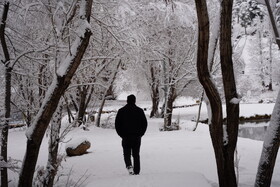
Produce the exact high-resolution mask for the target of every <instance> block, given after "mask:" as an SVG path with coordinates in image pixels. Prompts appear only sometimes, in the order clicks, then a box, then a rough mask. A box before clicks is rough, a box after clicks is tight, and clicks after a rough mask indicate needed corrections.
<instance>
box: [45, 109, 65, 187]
mask: <svg viewBox="0 0 280 187" xmlns="http://www.w3.org/2000/svg"><path fill="white" fill-rule="evenodd" d="M61 119H62V104H59V106H58V107H57V109H56V112H55V114H54V116H53V118H52V122H51V133H50V139H49V155H48V163H47V166H46V173H45V178H44V181H43V186H45V187H52V186H53V185H54V178H55V176H56V174H57V170H58V167H59V165H60V162H61V161H60V160H58V147H59V141H60V138H59V135H60V128H61Z"/></svg>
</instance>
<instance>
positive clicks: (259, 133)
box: [238, 122, 269, 140]
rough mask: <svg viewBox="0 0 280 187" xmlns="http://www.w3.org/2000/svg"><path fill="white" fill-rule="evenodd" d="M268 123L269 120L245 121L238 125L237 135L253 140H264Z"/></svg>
mask: <svg viewBox="0 0 280 187" xmlns="http://www.w3.org/2000/svg"><path fill="white" fill-rule="evenodd" d="M268 125H269V122H262V123H245V124H243V125H239V131H238V136H239V137H243V138H250V139H253V140H264V136H265V132H266V130H267V126H268Z"/></svg>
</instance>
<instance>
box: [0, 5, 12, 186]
mask: <svg viewBox="0 0 280 187" xmlns="http://www.w3.org/2000/svg"><path fill="white" fill-rule="evenodd" d="M8 11H9V2H5V3H4V10H3V14H2V20H1V25H0V40H1V46H2V49H3V53H4V58H5V59H4V60H3V61H2V62H3V64H4V66H5V104H4V120H3V123H2V124H1V126H0V129H1V142H0V145H1V158H0V159H1V161H3V162H7V157H8V135H9V120H10V115H11V72H12V67H10V55H9V51H8V47H7V44H6V39H5V27H6V20H7V17H8ZM1 186H2V187H7V186H8V172H7V168H6V167H4V168H1Z"/></svg>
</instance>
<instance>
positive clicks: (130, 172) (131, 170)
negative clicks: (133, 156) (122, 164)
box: [127, 166, 134, 175]
mask: <svg viewBox="0 0 280 187" xmlns="http://www.w3.org/2000/svg"><path fill="white" fill-rule="evenodd" d="M127 170H128V173H129V175H134V171H133V167H132V166H128V167H127Z"/></svg>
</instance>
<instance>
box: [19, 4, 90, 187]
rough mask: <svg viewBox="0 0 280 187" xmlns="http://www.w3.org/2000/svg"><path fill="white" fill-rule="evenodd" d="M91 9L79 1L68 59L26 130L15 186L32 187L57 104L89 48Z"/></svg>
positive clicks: (58, 69)
mask: <svg viewBox="0 0 280 187" xmlns="http://www.w3.org/2000/svg"><path fill="white" fill-rule="evenodd" d="M91 7H92V0H82V1H81V2H80V4H79V8H80V12H79V28H78V32H77V34H78V35H77V36H76V39H75V41H74V42H73V44H72V45H71V46H70V49H69V50H70V51H69V53H68V54H67V56H66V57H65V58H61V59H65V60H64V61H63V62H61V64H60V65H59V66H58V68H57V70H56V72H55V75H54V79H53V81H52V84H51V85H50V87H49V89H48V91H47V93H46V95H47V96H46V97H45V99H44V101H43V103H42V106H41V108H40V110H39V112H38V114H37V115H36V118H35V120H34V122H33V123H32V125H31V127H30V128H29V129H28V130H27V133H26V135H27V147H26V153H25V157H24V160H23V164H22V168H21V172H20V176H19V184H18V186H20V187H23V186H24V187H26V186H30V187H31V186H32V180H33V175H34V171H35V166H36V163H37V159H38V154H39V150H40V146H41V142H42V139H43V136H44V134H45V131H46V129H47V127H48V125H49V122H50V120H51V117H52V115H53V113H54V112H55V109H56V107H57V105H58V102H59V100H60V98H61V96H62V95H63V93H64V91H65V89H66V88H67V87H68V86H69V84H70V81H71V78H72V77H73V75H74V73H75V71H76V69H77V68H78V66H79V64H80V63H81V60H82V57H83V55H84V53H85V50H86V48H87V46H88V43H89V38H90V36H91V34H92V33H91V29H90V27H89V21H90V15H91Z"/></svg>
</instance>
